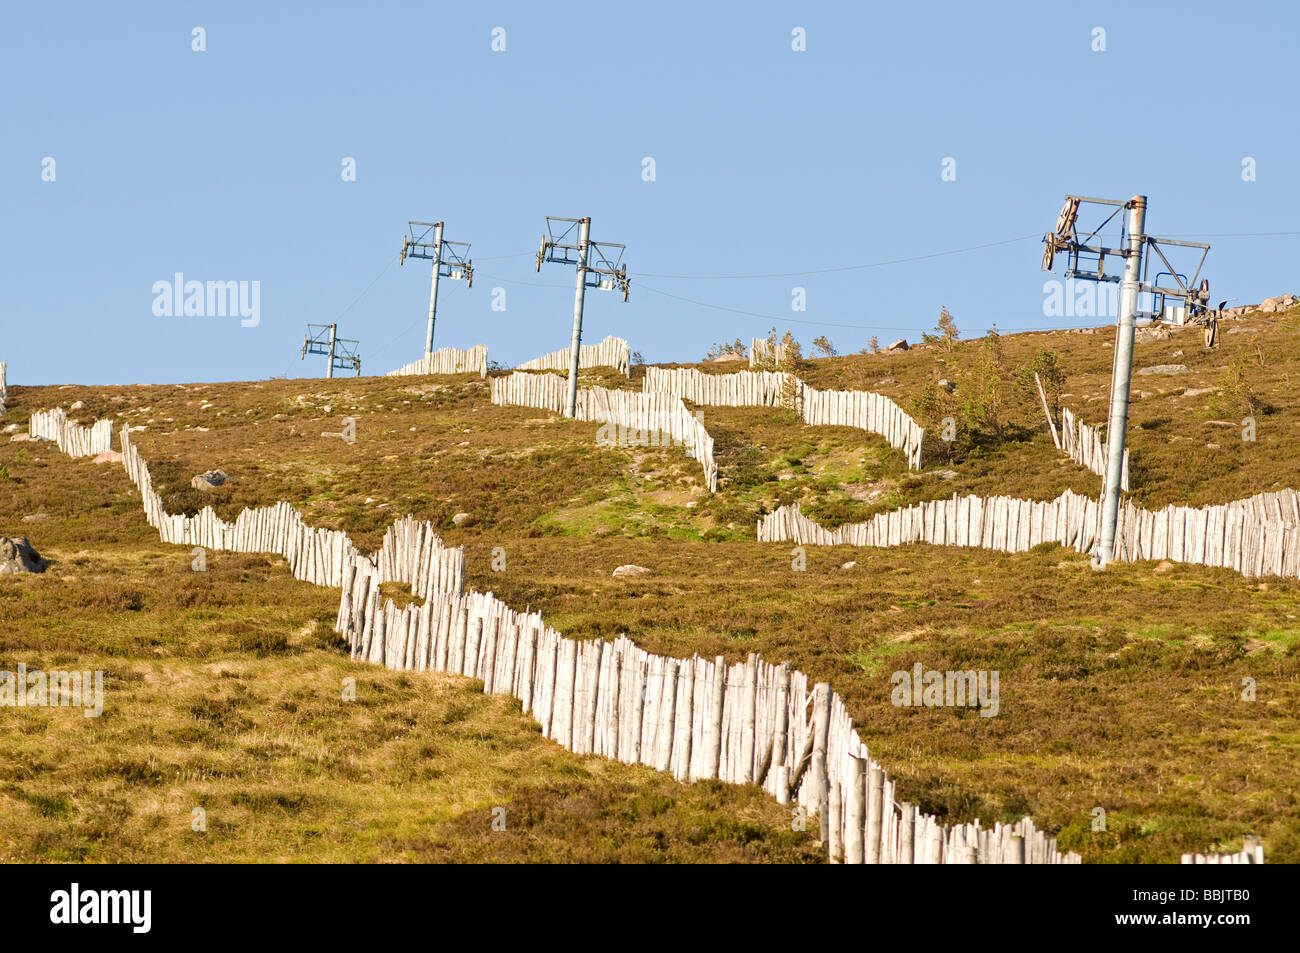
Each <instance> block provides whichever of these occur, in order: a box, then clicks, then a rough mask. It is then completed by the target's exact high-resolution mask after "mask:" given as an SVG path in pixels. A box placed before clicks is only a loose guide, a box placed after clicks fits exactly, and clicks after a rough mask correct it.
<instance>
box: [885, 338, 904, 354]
mask: <svg viewBox="0 0 1300 953" xmlns="http://www.w3.org/2000/svg"><path fill="white" fill-rule="evenodd" d="M885 350H886V351H906V350H908V345H907V338H899V339H898V340H897V341H895V342H894V343H893V344H891V345H889V346H888V347H886V348H885Z"/></svg>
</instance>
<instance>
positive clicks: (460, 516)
mask: <svg viewBox="0 0 1300 953" xmlns="http://www.w3.org/2000/svg"><path fill="white" fill-rule="evenodd" d="M468 522H469V514H468V513H457V514H456V515H455V516H453V517H452V518H451V524H452V525H453V526H464V525H465V524H466V523H468Z"/></svg>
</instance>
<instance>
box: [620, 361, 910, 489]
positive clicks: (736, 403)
mask: <svg viewBox="0 0 1300 953" xmlns="http://www.w3.org/2000/svg"><path fill="white" fill-rule="evenodd" d="M758 340H761V339H760V338H755V341H758ZM641 386H642V389H643V390H644V391H645V392H646V393H651V392H662V393H669V394H674V395H675V396H677V397H682V398H684V399H686V400H689V401H691V403H694V404H704V405H713V406H719V407H781V406H784V405H785V404H786V403H787V401H790V400H791V399H793V402H794V403H795V405H796V406H795V408H794V409H795V410H797V411H798V413H799V415H800V416H801V417H802V418H803V421H804V423H806V424H809V425H812V426H830V427H856V428H858V429H859V430H866V431H868V432H869V433H874V434H879V435H880V436H882V437H884V438H885V440H886V441H888V442H889V445H890V446H891V447H894V448H896V449H899V450H902V451H903V453H904V455H905V456H906V457H907V466H908V468H909V469H913V470H919V469H920V468H921V445H922V443H923V442H924V441H925V428H924V427H922V426H921V425H920V424H918V423H917V422H916V421H915V420H913V419H912V417H911V416H910V415H909V414H908V413H907V412H906V411H905V410H903V408H901V407H899V406H898V404H896V403H894V402H893V401H892V400H890V399H889V398H888V397H885V396H884V395H883V394H875V393H871V392H870V391H862V390H816V389H815V388H812V387H809V386H808V385H807V384H805V383H804V382H803V381H801V380H799V378H797V377H795V376H794V375H793V374H787V373H785V372H783V371H737V372H736V373H734V374H705V373H703V372H702V371H700V370H697V369H696V368H693V367H676V368H659V367H647V368H646V376H645V380H644V382H643V383H642V385H641Z"/></svg>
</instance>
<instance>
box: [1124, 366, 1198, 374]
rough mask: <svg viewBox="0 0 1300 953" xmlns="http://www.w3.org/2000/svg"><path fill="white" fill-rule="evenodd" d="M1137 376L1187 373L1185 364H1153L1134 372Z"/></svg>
mask: <svg viewBox="0 0 1300 953" xmlns="http://www.w3.org/2000/svg"><path fill="white" fill-rule="evenodd" d="M1136 373H1138V374H1185V373H1187V365H1186V364H1153V365H1151V366H1150V367H1143V368H1140V369H1139V370H1138V371H1136Z"/></svg>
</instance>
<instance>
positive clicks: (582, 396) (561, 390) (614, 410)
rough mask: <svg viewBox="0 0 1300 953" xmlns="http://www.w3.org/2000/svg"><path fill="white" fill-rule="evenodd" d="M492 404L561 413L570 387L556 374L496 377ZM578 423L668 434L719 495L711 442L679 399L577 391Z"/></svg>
mask: <svg viewBox="0 0 1300 953" xmlns="http://www.w3.org/2000/svg"><path fill="white" fill-rule="evenodd" d="M491 387H492V403H494V404H497V405H500V406H514V407H537V408H540V409H542V410H549V411H550V412H551V413H555V414H558V413H562V412H563V410H564V405H565V400H566V398H567V395H568V382H567V381H566V380H565V379H564V378H562V377H559V376H557V375H555V374H526V373H521V372H518V371H516V372H515V373H513V374H511V375H510V376H509V377H494V378H493V379H492V382H491ZM575 415H576V417H577V419H578V420H589V421H596V422H599V423H605V424H611V425H613V426H615V427H621V428H624V429H625V430H629V431H635V432H642V433H644V432H657V433H663V434H668V435H669V437H671V439H672V442H674V443H679V444H681V446H682V448H683V449H684V450H685V451H686V453H687V454H688V455H689V456H690V457H692V458H693V459H695V460H697V461H698V462H699V464H700V466H701V467H702V468H703V470H704V483H705V485H706V486H707V487H708V488H709V492H711V493H713V492H716V491H717V489H718V466H717V463H716V462H715V461H714V458H713V438H712V437H711V436H709V432H708V431H707V430H705V429H704V424H702V423H701V422H700V421H699V419H698V418H697V417H696V416H695V415H694V414H692V413H691V412H690V411H689V410H687V409H686V405H685V404H683V403H682V401H681V398H680V397H677V396H676V395H674V394H668V393H648V394H647V393H638V392H636V391H629V390H610V389H608V388H605V387H582V388H579V389H578V399H577V404H576V407H575Z"/></svg>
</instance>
